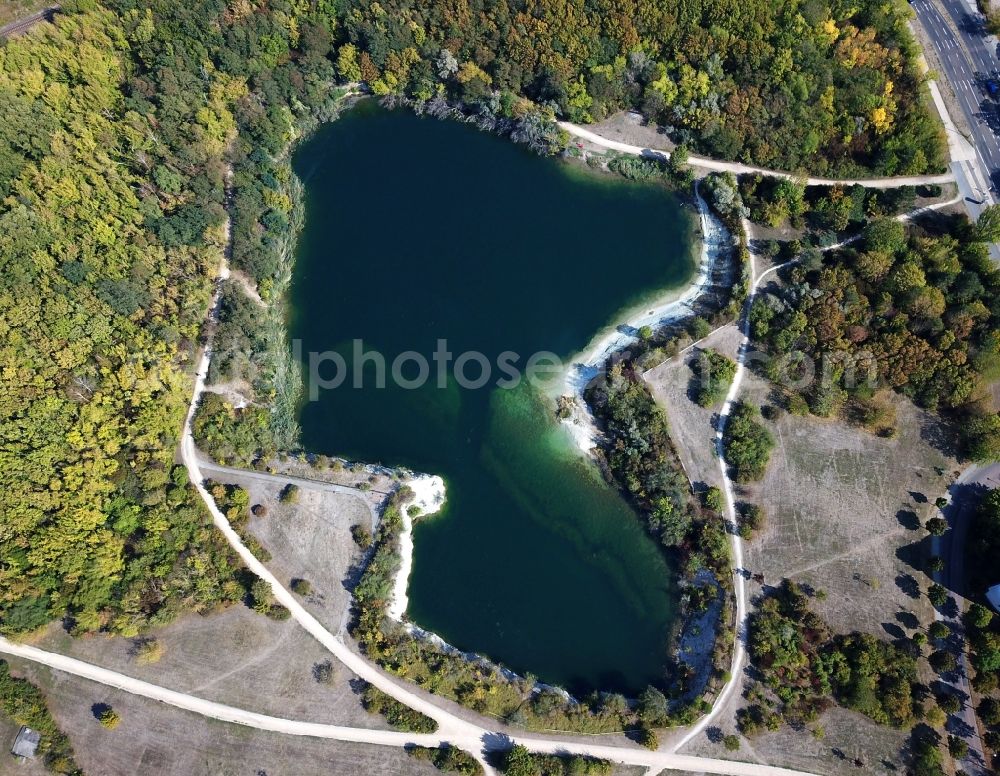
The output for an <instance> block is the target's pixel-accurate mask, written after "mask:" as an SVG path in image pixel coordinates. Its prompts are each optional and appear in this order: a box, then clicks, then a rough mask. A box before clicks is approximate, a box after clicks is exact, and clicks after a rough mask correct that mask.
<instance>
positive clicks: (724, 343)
mask: <svg viewBox="0 0 1000 776" xmlns="http://www.w3.org/2000/svg"><path fill="white" fill-rule="evenodd" d="M739 342H740V333H739V331H738V330H737V329H736V327H735V326H734V325H730V326H725V327H723V328H721V329H719V330H718V331H715V332H713V333H712V334H711V335H709V336H708V337H707V338H705V340H704V341H702V342H700V343H699V344H698V345H697V347H696V348H693V349H691V350H689V351H688V352H687V353H684V354H681V355H679V356H676V357H675V358H672V359H670V360H669V361H665V362H663V363H662V364H660V365H659V366H656V367H654V368H653V369H650V370H649V371H648V372H646V373H645V374H644V375H643V377H644V378H645V380H646V383H647V384H648V385H649V389H650V391H651V392H652V394H653V398H654V399H656V401H657V402H658V403H659V405H660V406H661V407H663V409H664V411H665V412H666V413H667V421H668V422H669V423H670V434H671V436H672V438H673V440H674V445H675V447H676V448H677V454H678V456H679V457H680V459H681V463H682V464H683V466H684V470H685V472H686V473H687V475H688V479H690V480H691V481H692V482H695V483H705V484H707V485H716V486H721V485H722V475H721V473H720V472H719V462H718V459H717V458H716V456H715V427H714V425H713V423H714V418H715V414H716V413H717V412H718V411H719V406H718V405H717V406H714V407H709V408H704V407H700V406H698V404H697V403H696V402H695V401H693V399H692V398H691V395H690V391H691V386H692V384H693V382H692V381H693V378H694V372H692V369H691V364H692V363H693V362H694V361H695V360H696V359H697V358H698V351H699V350H702V349H705V348H712V349H714V350H716V351H718V352H719V353H722V354H723V355H725V356H728V357H729V358H732V359H735V358H736V351H737V348H738V347H739ZM720 404H721V402H720Z"/></svg>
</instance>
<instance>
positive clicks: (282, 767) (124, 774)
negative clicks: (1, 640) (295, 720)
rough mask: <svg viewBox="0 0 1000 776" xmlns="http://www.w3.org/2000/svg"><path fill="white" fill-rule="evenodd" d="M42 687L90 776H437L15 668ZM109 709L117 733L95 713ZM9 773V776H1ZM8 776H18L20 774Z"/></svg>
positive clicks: (336, 745) (364, 751)
mask: <svg viewBox="0 0 1000 776" xmlns="http://www.w3.org/2000/svg"><path fill="white" fill-rule="evenodd" d="M11 665H12V666H13V667H14V669H15V672H16V673H18V674H19V675H24V676H27V677H28V678H29V679H31V680H32V681H34V682H35V683H36V684H38V685H39V686H41V687H42V688H43V689H44V690H45V693H46V696H47V697H48V699H49V706H50V708H51V710H52V713H53V715H54V716H55V718H56V720H57V722H58V723H59V725H60V726H61V727H62V729H63V730H64V731H65V732H66V733H67V734H68V735H69V737H70V739H71V741H72V742H73V747H74V751H75V753H76V757H77V761H78V762H79V763H80V764H81V766H82V767H83V769H84V770H85V771H86V773H87V774H88V775H89V776H137V775H139V774H141V775H142V776H258V774H261V773H266V774H267V776H321V775H322V776H357V775H358V774H385V775H386V776H395V775H398V776H404V774H405V776H432V774H435V773H437V771H436V770H435V769H434V767H433V766H431V765H429V764H427V763H422V762H418V761H416V760H414V759H412V758H410V757H409V756H408V755H406V754H405V752H403V751H402V750H401V749H395V748H391V747H378V746H370V745H366V744H351V743H341V742H337V741H326V740H322V739H314V738H303V737H299V736H288V735H282V734H279V733H270V732H266V731H260V730H254V729H252V728H246V727H242V726H240V725H231V724H227V723H224V722H218V721H216V720H211V719H206V718H204V717H201V716H198V715H197V714H194V713H191V712H187V711H183V710H181V709H176V708H173V707H171V706H167V705H166V704H162V703H157V702H155V701H151V700H148V699H146V698H140V697H138V696H134V695H129V694H128V693H124V692H120V691H118V690H113V689H110V688H107V687H104V686H102V685H98V684H94V683H92V682H88V681H86V680H83V679H78V678H77V677H73V676H68V675H66V674H60V673H58V672H54V671H49V670H48V669H46V668H44V667H41V666H37V665H35V664H30V663H26V662H22V661H19V660H11ZM97 703H108V704H110V705H111V706H112V707H113V708H114V709H115V710H116V711H117V712H118V713H119V714H120V715H121V719H122V721H121V724H120V725H119V726H118V728H117V729H115V730H114V731H109V730H106V729H104V728H103V727H102V726H101V725H100V724H99V723H98V722H97V720H96V719H95V718H94V715H93V712H92V710H91V708H92V706H93V705H94V704H97ZM3 772H4V773H7V771H3ZM9 772H10V773H11V774H14V773H16V774H21V773H22V771H21V770H19V769H16V770H13V769H12V770H10V771H9Z"/></svg>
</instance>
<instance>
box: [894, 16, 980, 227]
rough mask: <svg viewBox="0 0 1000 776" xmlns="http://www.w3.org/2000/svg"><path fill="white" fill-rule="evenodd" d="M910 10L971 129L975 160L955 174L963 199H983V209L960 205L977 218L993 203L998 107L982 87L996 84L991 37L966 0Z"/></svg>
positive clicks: (972, 204)
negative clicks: (988, 83)
mask: <svg viewBox="0 0 1000 776" xmlns="http://www.w3.org/2000/svg"><path fill="white" fill-rule="evenodd" d="M911 6H912V8H913V10H914V12H915V13H916V16H917V21H918V22H919V24H920V26H921V27H922V28H923V29H924V31H925V32H926V34H927V37H928V38H929V39H930V41H931V45H932V46H933V47H934V50H935V52H936V54H937V59H938V61H939V63H940V70H939V73H938V75H939V77H940V78H941V80H943V81H944V83H945V84H946V85H947V87H948V88H949V89H950V90H951V92H952V93H953V94H954V96H955V102H957V104H958V106H959V107H960V109H961V111H962V114H963V118H964V119H965V122H964V123H965V124H966V126H967V127H968V128H969V130H970V131H971V134H970V135H969V136H968V140H969V141H970V142H971V143H972V145H973V146H974V147H975V151H976V156H975V159H974V160H972V162H973V163H972V164H971V165H969V164H967V163H963V164H961V165H960V166H961V167H962V168H963V169H962V170H956V174H957V176H958V179H959V187H960V189H963V191H962V194H963V196H966V197H968V198H970V199H974V200H985V202H984V203H983V205H977V204H976V203H974V202H969V201H968V200H967V201H966V205H967V206H968V207H969V211H970V215H972V216H973V217H978V215H979V212H980V210H981V209H982V207H983V206H984V205H987V204H992V203H993V202H995V201H996V196H997V195H996V192H990V191H989V189H990V188H991V187H994V186H995V187H998V188H1000V137H998V132H1000V104H998V102H997V100H996V99H995V98H993V97H991V96H990V94H989V90H988V88H987V85H986V84H987V80H988V79H991V78H996V79H997V82H998V84H1000V60H998V59H997V39H996V38H995V37H993V36H992V35H989V34H988V33H987V32H986V20H985V19H984V18H983V16H982V14H980V13H979V11H978V10H977V9H976V6H975V3H974V2H972V1H971V0H970V1H969V2H967V1H966V0H915V2H912V3H911ZM997 97H1000V93H998V95H997ZM970 168H971V169H970ZM963 173H964V175H963ZM963 177H964V178H965V180H964V181H963V180H962V179H963Z"/></svg>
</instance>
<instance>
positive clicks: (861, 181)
mask: <svg viewBox="0 0 1000 776" xmlns="http://www.w3.org/2000/svg"><path fill="white" fill-rule="evenodd" d="M559 126H560V128H562V129H564V130H566V131H567V132H569V133H570V134H571V135H573V136H574V137H578V138H580V139H582V140H587V141H589V142H591V143H593V144H594V145H598V146H601V147H602V148H609V149H611V150H612V151H620V152H621V153H624V154H631V155H633V156H646V157H652V158H660V159H669V158H670V152H669V151H666V150H663V149H659V148H642V147H641V146H635V145H631V144H629V143H622V142H620V141H618V140H610V139H608V138H606V137H602V136H601V135H598V134H597V133H596V132H591V131H590V130H589V129H584V128H583V127H581V126H577V125H576V124H570V123H569V122H568V121H560V122H559ZM687 163H688V164H689V165H690V166H692V167H699V168H701V169H704V170H712V171H714V172H731V173H734V174H736V175H756V174H760V175H769V176H771V177H774V178H787V179H789V180H803V181H805V183H806V185H808V186H854V185H858V186H864V187H865V188H869V189H894V188H897V187H899V186H919V185H921V184H930V183H953V182H954V181H955V175H954V174H953V173H950V172H949V173H944V174H942V175H900V176H896V177H893V178H844V179H836V178H802V177H801V176H798V175H795V174H793V173H790V172H782V171H781V170H768V169H765V168H763V167H754V166H752V165H747V164H740V163H738V162H720V161H717V160H715V159H708V158H706V157H703V156H689V157H688V162H687Z"/></svg>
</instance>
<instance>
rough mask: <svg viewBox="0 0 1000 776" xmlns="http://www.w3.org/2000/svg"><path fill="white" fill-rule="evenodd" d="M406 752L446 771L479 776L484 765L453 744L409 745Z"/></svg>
mask: <svg viewBox="0 0 1000 776" xmlns="http://www.w3.org/2000/svg"><path fill="white" fill-rule="evenodd" d="M406 753H407V754H409V755H410V756H411V757H413V758H415V759H417V760H426V761H428V762H430V763H432V764H433V765H434V767H435V768H437V769H438V770H439V771H443V772H444V773H460V774H463V776H477V774H481V773H482V772H483V767H482V766H481V765H480V764H479V763H478V762H477V761H476V758H474V757H473V756H472V755H470V754H469V753H468V752H465V751H463V750H461V749H459V748H458V747H457V746H452V745H451V744H444V745H443V746H441V747H438V748H431V747H426V746H410V747H407V749H406Z"/></svg>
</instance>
